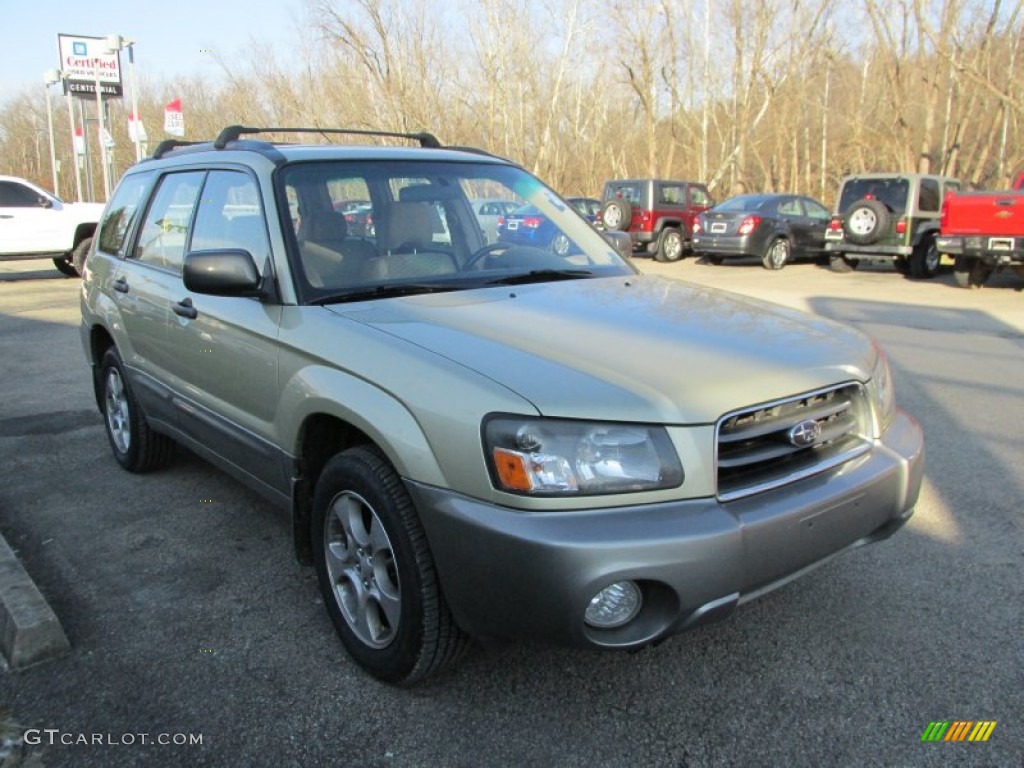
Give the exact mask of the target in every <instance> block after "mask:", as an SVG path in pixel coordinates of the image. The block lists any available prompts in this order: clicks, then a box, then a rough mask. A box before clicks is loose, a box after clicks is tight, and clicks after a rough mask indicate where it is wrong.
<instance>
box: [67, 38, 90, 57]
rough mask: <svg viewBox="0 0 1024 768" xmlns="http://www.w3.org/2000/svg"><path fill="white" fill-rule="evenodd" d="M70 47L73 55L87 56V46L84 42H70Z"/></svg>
mask: <svg viewBox="0 0 1024 768" xmlns="http://www.w3.org/2000/svg"><path fill="white" fill-rule="evenodd" d="M71 48H72V52H73V53H74V54H75V56H88V55H89V46H87V45H86V44H85V43H84V42H81V41H76V42H74V43H72V45H71Z"/></svg>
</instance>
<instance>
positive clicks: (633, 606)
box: [583, 581, 643, 629]
mask: <svg viewBox="0 0 1024 768" xmlns="http://www.w3.org/2000/svg"><path fill="white" fill-rule="evenodd" d="M642 605H643V597H642V596H641V594H640V587H638V586H637V585H636V584H635V583H634V582H632V581H619V582H616V583H615V584H612V585H611V586H608V587H605V588H604V589H602V590H601V591H600V592H598V593H597V594H596V595H594V597H593V598H592V599H591V601H590V605H588V606H587V612H586V613H585V614H583V620H584V621H586V622H587V624H589V625H590V626H592V627H596V628H597V629H611V628H612V627H621V626H622V625H623V624H626V623H627V622H630V621H632V620H633V619H634V618H635V617H636V615H637V614H638V613H640V607H641V606H642Z"/></svg>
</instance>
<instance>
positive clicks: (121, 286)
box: [114, 275, 128, 293]
mask: <svg viewBox="0 0 1024 768" xmlns="http://www.w3.org/2000/svg"><path fill="white" fill-rule="evenodd" d="M114 290H115V291H117V292H118V293H128V280H127V279H126V278H125V277H124V275H122V276H121V277H119V278H117V280H115V281H114Z"/></svg>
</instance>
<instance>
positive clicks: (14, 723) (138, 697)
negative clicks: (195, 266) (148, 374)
mask: <svg viewBox="0 0 1024 768" xmlns="http://www.w3.org/2000/svg"><path fill="white" fill-rule="evenodd" d="M639 263H640V266H641V267H642V268H643V269H644V270H645V271H652V272H660V273H665V274H670V275H672V276H675V277H679V278H681V279H685V280H691V281H694V282H698V283H702V284H706V285H709V286H714V287H719V288H727V289H730V290H735V291H738V292H741V293H746V294H749V295H754V296H758V297H760V298H764V299H767V300H772V301H778V302H780V303H783V304H788V305H790V306H795V307H799V308H803V309H807V310H809V311H811V312H815V313H818V314H821V315H824V316H828V317H831V318H835V319H839V320H842V321H845V322H849V323H851V324H853V325H855V326H857V327H859V328H861V329H862V330H864V331H867V332H868V333H871V334H872V335H874V336H875V337H876V338H878V339H879V340H880V341H881V342H882V343H883V345H884V346H885V348H886V349H887V350H888V352H889V354H890V358H891V361H892V364H893V370H894V376H895V379H896V387H897V400H898V402H899V404H900V406H901V407H902V408H904V409H905V410H907V411H909V412H910V413H912V414H913V415H914V416H915V417H917V418H918V419H919V420H920V421H921V423H922V425H923V427H924V431H925V436H926V441H927V454H928V471H927V478H926V483H925V488H924V491H923V494H922V498H921V501H920V503H919V504H918V508H917V513H916V514H915V516H914V518H913V519H912V520H911V522H910V524H909V525H908V527H907V528H906V529H904V530H903V531H901V532H900V533H899V534H897V536H896V537H894V538H893V539H891V540H889V541H888V542H884V543H882V544H880V545H877V546H874V547H868V548H862V549H860V550H857V551H855V552H851V553H847V554H845V555H844V556H842V557H840V558H838V559H836V560H833V561H832V562H830V563H828V564H827V565H825V566H824V567H823V568H821V569H820V570H818V571H817V572H816V573H814V574H813V575H811V576H809V577H807V578H804V579H802V580H799V581H797V582H795V583H793V584H791V585H789V586H787V587H785V588H783V589H781V590H778V591H776V592H774V593H772V594H770V595H768V596H766V597H764V598H762V599H760V600H757V601H754V602H752V603H750V604H748V605H746V606H743V607H742V608H741V609H740V610H738V611H737V612H736V613H735V614H733V616H732V617H731V618H730V619H729V620H728V621H726V622H723V623H720V624H716V625H712V626H709V627H706V628H703V629H699V630H696V631H693V632H690V633H688V634H684V635H680V636H677V637H675V638H673V639H671V640H669V641H667V642H666V643H664V644H662V645H661V646H659V647H657V648H653V649H650V650H646V651H644V652H641V653H637V654H605V653H597V652H580V651H577V650H567V649H561V648H549V647H542V646H535V645H530V644H511V645H507V646H502V647H496V648H495V647H492V648H487V649H478V650H475V651H474V652H473V653H472V654H471V655H470V657H469V658H468V659H467V660H466V661H465V662H464V663H463V664H462V665H461V666H459V667H458V668H456V669H455V670H454V671H452V672H451V673H448V674H446V675H444V676H443V677H440V678H438V679H436V680H434V681H431V682H429V683H428V684H426V685H423V686H420V687H418V688H415V689H412V690H399V689H394V688H389V687H387V686H385V685H382V684H380V683H377V682H376V681H374V680H372V679H371V678H369V677H367V676H366V675H364V674H363V673H361V672H360V671H359V670H358V669H357V668H356V667H355V666H354V665H353V664H352V663H351V662H350V661H349V659H348V657H347V656H346V654H345V653H344V651H343V649H342V647H341V646H340V644H339V643H338V642H337V640H336V638H335V635H334V631H333V628H332V627H331V624H330V621H329V619H328V617H327V614H326V612H325V611H324V610H323V606H322V605H321V603H320V599H319V597H318V591H317V589H316V584H315V580H314V577H313V574H312V571H311V570H308V569H303V568H301V567H300V566H298V565H297V564H296V563H295V561H294V559H293V557H292V553H291V545H290V535H289V524H288V521H287V520H285V519H284V518H283V517H281V516H280V514H279V513H278V512H277V511H276V510H275V509H273V508H272V507H270V506H269V505H267V504H266V503H265V502H264V501H262V500H261V499H260V498H259V497H257V496H256V495H254V494H253V493H251V492H249V491H248V490H246V489H245V488H244V487H242V486H240V485H239V484H237V483H235V482H234V481H233V480H231V479H230V478H228V477H227V476H226V475H224V474H222V473H220V472H218V471H216V470H214V469H213V468H212V467H210V466H209V465H207V464H205V463H204V462H202V461H200V460H199V459H197V458H195V457H193V456H191V455H190V454H188V453H186V452H184V451H180V452H179V454H178V458H177V460H176V461H175V463H174V464H173V466H172V467H170V468H169V469H167V470H165V471H162V472H159V473H157V474H154V475H151V476H146V477H140V476H133V475H129V474H128V473H125V472H124V471H122V470H121V469H120V468H119V467H118V466H117V464H116V463H115V461H114V459H113V458H112V457H111V455H110V451H109V448H108V446H107V444H106V438H105V436H104V432H103V427H102V424H101V420H100V416H99V414H98V413H97V411H96V408H95V403H94V401H93V399H92V395H91V391H90V384H89V377H88V369H87V366H86V364H85V359H84V355H83V352H82V349H81V345H80V342H79V339H78V328H77V324H78V321H79V311H78V281H77V280H70V279H66V278H64V277H62V276H60V275H59V274H58V273H57V272H56V271H55V270H53V269H52V268H51V267H50V266H49V263H48V262H14V263H0V351H2V355H3V356H2V360H3V361H4V371H3V374H2V381H3V385H2V393H3V397H2V398H0V462H2V466H3V472H2V474H0V533H2V534H3V536H4V537H5V538H6V540H7V542H8V543H9V544H10V545H11V547H12V548H14V549H15V550H16V552H17V554H18V556H19V558H20V560H21V562H22V563H23V565H24V566H25V568H26V569H27V570H28V572H29V573H30V574H31V575H32V577H33V579H34V580H35V582H36V584H37V585H38V586H39V588H40V589H41V590H42V592H43V593H44V594H45V595H46V596H47V598H48V600H49V602H50V605H51V606H52V607H53V609H54V610H55V611H56V613H57V614H58V616H59V617H60V619H61V621H62V623H63V626H64V629H65V631H66V633H67V636H68V638H69V639H70V641H71V645H72V648H71V651H70V652H69V653H68V654H66V655H64V656H62V657H61V658H58V659H56V660H52V661H49V662H46V663H44V664H41V665H38V666H36V667H32V668H29V669H27V670H23V671H19V672H13V671H7V670H3V671H0V710H3V712H0V750H2V749H4V747H3V740H4V738H5V737H8V738H13V737H16V736H18V735H23V734H24V732H25V731H24V729H33V731H32V734H31V736H30V740H31V741H33V742H38V743H31V744H26V745H24V746H23V747H22V748H21V750H22V752H23V753H24V754H25V755H27V756H30V757H40V758H41V759H42V761H43V764H45V765H47V766H62V765H67V766H121V765H124V766H134V765H140V764H146V765H173V766H180V765H190V764H204V765H272V766H288V765H296V766H298V765H314V764H317V765H366V766H418V765H429V766H435V765H443V766H479V765H537V766H595V765H599V766H605V765H607V766H627V765H629V766H633V765H657V766H662V765H664V766H705V765H788V766H804V765H806V766H823V765H857V766H861V765H887V766H889V765H901V766H911V765H912V766H916V765H948V764H957V765H985V766H1009V765H1020V759H1021V755H1024V640H1022V630H1024V611H1022V609H1021V606H1022V605H1024V589H1022V583H1024V581H1022V578H1021V573H1022V572H1024V525H1022V520H1024V512H1022V507H1024V504H1022V502H1024V468H1022V461H1021V458H1022V457H1024V292H1022V290H1021V289H1022V288H1024V278H1022V277H1020V276H1017V275H1015V274H1002V275H999V276H997V278H996V279H994V280H993V282H992V284H991V285H989V286H987V287H985V288H984V289H982V290H980V291H967V290H963V289H960V288H957V287H955V286H954V284H953V280H952V276H951V275H942V276H940V277H939V278H938V279H937V280H935V281H928V282H912V281H908V280H905V279H903V278H902V277H900V276H899V275H896V274H894V273H893V272H892V271H891V270H890V269H886V268H879V269H864V270H861V271H858V272H856V273H854V274H850V275H836V274H833V273H831V272H829V271H828V270H826V269H822V268H819V267H816V266H813V265H809V264H808V265H804V264H798V265H791V266H789V267H787V268H786V269H784V270H782V271H781V272H767V271H765V270H763V269H761V268H760V266H757V265H754V264H753V263H752V262H751V263H739V264H730V263H727V264H726V265H723V266H719V267H713V266H706V265H702V264H698V263H695V262H694V260H692V259H688V260H686V261H684V262H681V263H677V264H668V265H660V264H655V263H653V262H650V261H647V260H643V261H640V262H639ZM936 720H943V721H945V720H953V721H956V720H960V721H966V720H970V721H981V720H986V721H996V722H997V725H996V727H995V729H994V731H993V732H992V735H991V737H990V738H989V740H988V741H986V742H983V743H969V742H962V743H954V742H943V743H923V742H922V741H921V736H922V734H923V732H924V731H925V729H926V727H927V726H928V725H929V723H930V722H931V721H936ZM47 729H49V731H47ZM141 734H147V736H146V737H145V738H143V737H142V736H141ZM97 735H98V736H99V737H100V738H99V741H100V742H102V743H95V742H96V741H97V739H96V736H97ZM197 736H198V737H199V740H200V741H201V743H195V742H196V737H197ZM161 737H164V738H161ZM179 737H180V738H179ZM161 740H163V741H167V742H169V743H166V744H163V743H159V742H160V741H161ZM51 741H52V742H53V743H50V742H51ZM62 741H63V742H69V741H70V742H72V743H70V744H67V743H61V742H62ZM182 741H184V742H185V743H181V742H182ZM83 742H84V743H83ZM189 742H191V743H189ZM7 749H8V750H9V749H10V748H9V747H8V748H7ZM0 762H3V752H2V751H0Z"/></svg>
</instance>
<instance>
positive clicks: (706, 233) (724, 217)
mask: <svg viewBox="0 0 1024 768" xmlns="http://www.w3.org/2000/svg"><path fill="white" fill-rule="evenodd" d="M828 220H829V213H828V209H826V208H825V206H824V205H822V204H821V203H819V202H818V201H817V200H813V199H812V198H809V197H802V196H800V195H779V194H757V195H737V196H736V197H731V198H729V199H728V200H726V201H725V202H723V203H720V204H718V205H716V206H715V207H714V208H712V209H711V210H709V211H706V212H704V213H702V214H701V215H700V217H699V218H698V219H697V221H695V222H694V225H693V250H694V252H695V253H696V254H697V255H699V256H703V257H704V259H705V261H708V262H710V263H712V264H721V263H722V259H723V258H726V257H729V256H756V257H757V258H759V259H761V263H762V264H763V265H764V267H765V269H782V268H783V267H784V266H785V265H786V263H787V262H789V261H791V260H792V259H794V258H800V257H812V258H817V257H819V256H821V254H823V253H824V251H825V227H826V226H827V225H828Z"/></svg>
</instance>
